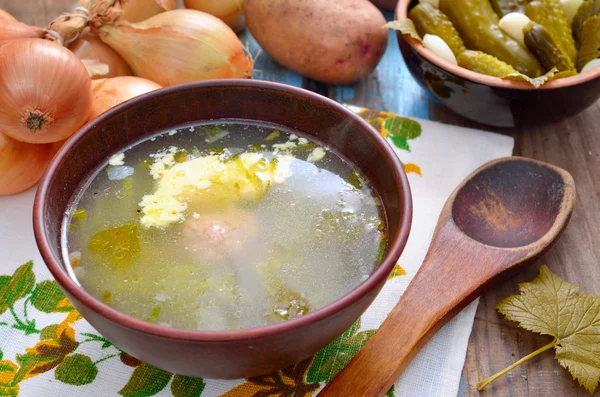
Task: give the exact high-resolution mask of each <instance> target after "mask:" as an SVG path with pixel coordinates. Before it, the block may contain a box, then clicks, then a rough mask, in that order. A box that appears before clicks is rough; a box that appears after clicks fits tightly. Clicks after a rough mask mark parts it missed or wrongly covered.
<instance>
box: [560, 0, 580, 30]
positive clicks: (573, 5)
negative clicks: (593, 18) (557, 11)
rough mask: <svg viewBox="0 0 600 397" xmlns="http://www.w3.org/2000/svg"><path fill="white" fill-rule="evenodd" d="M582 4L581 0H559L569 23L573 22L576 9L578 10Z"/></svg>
mask: <svg viewBox="0 0 600 397" xmlns="http://www.w3.org/2000/svg"><path fill="white" fill-rule="evenodd" d="M582 4H583V0H560V5H562V7H563V9H564V10H565V14H566V15H567V20H568V21H569V25H571V24H572V23H573V19H574V18H575V15H577V11H579V7H581V5H582Z"/></svg>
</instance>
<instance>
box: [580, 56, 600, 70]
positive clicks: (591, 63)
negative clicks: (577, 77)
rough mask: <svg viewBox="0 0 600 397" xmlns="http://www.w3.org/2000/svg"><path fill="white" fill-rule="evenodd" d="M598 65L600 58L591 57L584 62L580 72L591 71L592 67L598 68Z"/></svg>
mask: <svg viewBox="0 0 600 397" xmlns="http://www.w3.org/2000/svg"><path fill="white" fill-rule="evenodd" d="M599 67H600V58H598V59H593V60H591V61H589V62H588V63H586V64H585V66H584V67H583V69H581V72H580V73H586V72H591V71H592V70H593V69H596V68H599Z"/></svg>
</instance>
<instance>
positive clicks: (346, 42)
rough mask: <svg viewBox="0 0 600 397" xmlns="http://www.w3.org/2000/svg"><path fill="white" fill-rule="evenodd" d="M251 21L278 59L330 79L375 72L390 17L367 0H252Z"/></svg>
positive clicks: (248, 12) (248, 14) (253, 29)
mask: <svg viewBox="0 0 600 397" xmlns="http://www.w3.org/2000/svg"><path fill="white" fill-rule="evenodd" d="M246 24H247V25H248V28H249V29H250V31H251V32H252V35H253V36H254V37H255V38H256V41H258V43H259V44H260V45H261V46H262V48H263V49H264V50H265V52H266V53H267V54H269V55H270V56H271V57H272V58H273V59H275V60H276V61H277V62H279V63H281V64H282V65H284V66H286V67H287V68H289V69H292V70H293V71H295V72H297V73H299V74H301V75H302V76H305V77H308V78H311V79H314V80H318V81H322V82H325V83H330V84H350V83H354V82H356V81H358V80H360V79H361V78H363V77H365V76H366V75H368V74H369V73H371V72H372V71H373V69H375V66H377V64H378V63H379V60H380V59H381V57H382V56H383V53H384V52H385V49H386V46H387V40H388V34H387V31H386V30H385V29H383V28H382V26H383V25H384V24H385V18H384V17H383V15H382V14H381V12H379V10H378V9H377V8H376V7H375V6H374V5H373V4H371V3H370V2H369V1H367V0H335V1H331V0H287V1H283V0H247V1H246Z"/></svg>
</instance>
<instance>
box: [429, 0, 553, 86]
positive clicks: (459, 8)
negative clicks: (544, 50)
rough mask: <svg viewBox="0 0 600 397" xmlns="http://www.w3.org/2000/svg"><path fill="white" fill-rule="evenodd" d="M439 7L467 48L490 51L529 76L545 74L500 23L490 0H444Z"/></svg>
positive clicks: (533, 58)
mask: <svg viewBox="0 0 600 397" xmlns="http://www.w3.org/2000/svg"><path fill="white" fill-rule="evenodd" d="M440 10H441V11H442V12H444V13H445V14H446V15H448V18H450V21H452V23H453V24H454V27H455V28H456V30H457V31H458V33H459V34H460V37H462V39H463V40H464V42H465V44H466V46H467V48H469V49H472V50H479V51H482V52H484V53H487V54H490V55H492V56H494V57H496V58H498V59H499V60H501V61H503V62H506V63H508V64H509V65H511V66H512V67H514V68H515V69H516V70H518V71H519V72H521V73H523V74H526V75H527V76H530V77H537V76H540V75H541V74H542V66H541V64H540V63H539V61H538V60H537V59H536V57H535V56H534V55H533V54H532V53H530V52H529V51H528V50H527V49H526V48H524V47H523V46H522V45H521V44H519V43H518V42H517V41H515V40H514V39H512V38H511V37H509V36H508V35H507V34H505V33H504V31H502V29H500V27H499V26H498V22H499V20H500V19H499V18H498V15H497V14H496V13H495V12H494V9H493V8H492V6H491V5H490V3H489V2H488V0H441V1H440Z"/></svg>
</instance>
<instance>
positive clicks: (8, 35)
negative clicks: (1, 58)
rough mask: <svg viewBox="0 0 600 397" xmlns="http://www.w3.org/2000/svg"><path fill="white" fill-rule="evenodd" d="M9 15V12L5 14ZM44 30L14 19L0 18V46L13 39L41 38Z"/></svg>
mask: <svg viewBox="0 0 600 397" xmlns="http://www.w3.org/2000/svg"><path fill="white" fill-rule="evenodd" d="M6 15H9V16H11V15H10V14H8V13H7V14H6ZM11 17H12V16H11ZM45 32H46V31H45V30H44V29H42V28H39V27H37V26H29V25H26V24H24V23H21V22H18V21H17V20H16V19H14V18H12V19H10V18H8V17H6V16H5V17H4V18H0V46H1V45H4V44H6V43H8V42H9V41H12V40H15V39H25V38H34V37H35V38H40V39H41V38H42V37H43V36H44V33H45Z"/></svg>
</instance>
